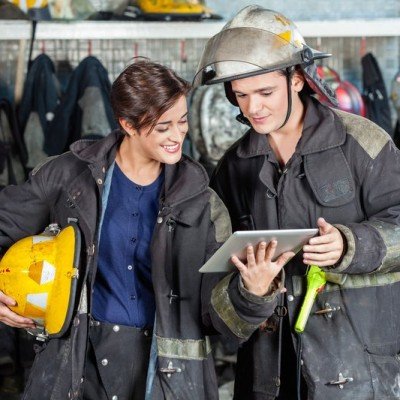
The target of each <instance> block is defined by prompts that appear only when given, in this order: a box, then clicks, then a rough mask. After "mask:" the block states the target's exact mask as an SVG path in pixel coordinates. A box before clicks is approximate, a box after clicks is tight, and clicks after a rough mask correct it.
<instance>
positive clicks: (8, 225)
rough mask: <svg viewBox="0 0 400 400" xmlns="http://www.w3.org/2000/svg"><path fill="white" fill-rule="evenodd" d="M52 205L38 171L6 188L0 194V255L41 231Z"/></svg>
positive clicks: (46, 223)
mask: <svg viewBox="0 0 400 400" xmlns="http://www.w3.org/2000/svg"><path fill="white" fill-rule="evenodd" d="M49 204H50V201H49V199H48V198H47V196H46V192H45V180H44V177H43V173H42V171H40V170H39V168H38V169H35V170H33V172H32V173H31V175H30V177H29V179H28V180H27V181H26V182H25V183H23V184H20V185H16V186H15V185H10V186H7V187H6V188H4V189H3V190H2V191H1V192H0V252H1V253H4V252H5V251H6V250H7V248H8V247H10V246H11V245H12V244H13V243H14V242H16V241H17V240H19V239H22V238H24V237H26V236H31V235H34V234H37V233H40V232H42V231H43V230H44V228H45V227H46V225H48V222H49V216H50V205H49Z"/></svg>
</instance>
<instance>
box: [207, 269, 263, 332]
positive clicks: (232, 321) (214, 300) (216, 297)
mask: <svg viewBox="0 0 400 400" xmlns="http://www.w3.org/2000/svg"><path fill="white" fill-rule="evenodd" d="M232 278H234V274H229V275H227V276H226V277H225V278H223V279H222V280H221V281H220V282H219V283H218V284H217V285H216V286H215V287H214V289H213V291H212V294H211V306H212V308H213V309H214V311H215V312H216V314H217V315H218V317H219V318H220V319H221V320H222V321H223V322H224V323H225V325H226V326H227V327H228V328H229V330H230V331H231V332H232V333H233V334H234V335H235V336H236V337H238V338H240V339H248V338H249V337H250V336H251V334H252V333H253V332H254V331H255V330H256V329H257V328H258V325H259V324H260V323H261V322H262V321H258V320H257V321H255V323H253V322H250V321H247V320H245V319H244V318H242V316H240V315H239V314H238V312H237V310H236V308H235V307H234V305H233V303H232V301H231V297H230V295H229V292H228V289H229V286H230V283H231V280H232Z"/></svg>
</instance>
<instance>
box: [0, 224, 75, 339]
mask: <svg viewBox="0 0 400 400" xmlns="http://www.w3.org/2000/svg"><path fill="white" fill-rule="evenodd" d="M80 247H81V237H80V232H79V229H78V227H77V226H76V225H75V224H73V223H71V224H69V225H68V226H67V227H65V228H64V229H62V230H60V228H59V227H58V226H57V224H51V225H49V227H47V228H46V230H45V231H44V232H43V233H42V234H40V235H35V236H29V237H26V238H24V239H21V240H19V241H18V242H16V243H14V244H13V245H12V246H11V247H10V248H9V249H8V251H7V252H6V253H5V255H4V256H3V258H2V259H1V261H0V290H1V291H3V292H4V293H5V294H6V295H7V296H10V297H11V298H13V299H14V300H15V301H16V303H17V304H16V306H13V307H10V309H12V310H13V311H14V312H16V313H17V314H19V315H22V316H24V317H27V318H31V319H33V320H34V321H35V322H36V324H37V325H38V329H37V330H35V331H32V330H29V331H30V333H32V334H34V335H36V336H40V337H60V336H62V335H63V334H64V333H65V331H66V330H67V329H68V327H69V323H70V321H71V318H72V312H73V306H74V303H75V294H76V288H77V281H78V272H79V255H80Z"/></svg>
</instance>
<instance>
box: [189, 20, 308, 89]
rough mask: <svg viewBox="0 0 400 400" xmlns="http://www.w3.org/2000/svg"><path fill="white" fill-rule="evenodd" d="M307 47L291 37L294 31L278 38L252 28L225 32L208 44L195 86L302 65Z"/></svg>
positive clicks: (197, 73) (275, 35)
mask: <svg viewBox="0 0 400 400" xmlns="http://www.w3.org/2000/svg"><path fill="white" fill-rule="evenodd" d="M289 40H291V41H289ZM303 45H304V44H303V43H302V42H301V41H300V40H297V41H296V40H293V38H291V36H290V31H288V32H285V33H283V34H280V35H277V34H274V33H272V32H268V31H265V30H263V29H257V28H249V27H241V28H231V29H227V30H223V31H221V32H220V33H218V34H217V35H215V36H213V37H212V38H211V39H210V40H209V41H208V42H207V44H206V47H205V49H204V52H203V56H202V58H201V60H200V63H199V66H198V68H197V72H196V75H195V78H194V81H193V85H194V86H199V85H204V84H207V85H210V84H214V83H219V82H225V81H229V80H233V79H237V78H243V77H246V76H251V75H255V74H259V73H263V72H270V71H275V70H279V69H284V68H286V67H289V66H292V65H297V64H302V63H303V62H304V61H303V58H302V54H303V52H302V50H303Z"/></svg>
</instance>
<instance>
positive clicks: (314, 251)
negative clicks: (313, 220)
mask: <svg viewBox="0 0 400 400" xmlns="http://www.w3.org/2000/svg"><path fill="white" fill-rule="evenodd" d="M317 224H318V228H319V234H320V236H316V237H313V238H311V239H310V240H309V242H308V244H306V245H305V246H303V252H304V254H303V262H304V264H307V265H318V266H319V267H328V266H332V265H334V264H336V263H337V262H338V261H339V260H340V258H341V257H342V255H343V252H344V242H343V237H342V234H341V233H340V231H339V229H337V228H335V227H334V226H333V225H331V224H328V222H326V221H325V219H324V218H318V221H317Z"/></svg>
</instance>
